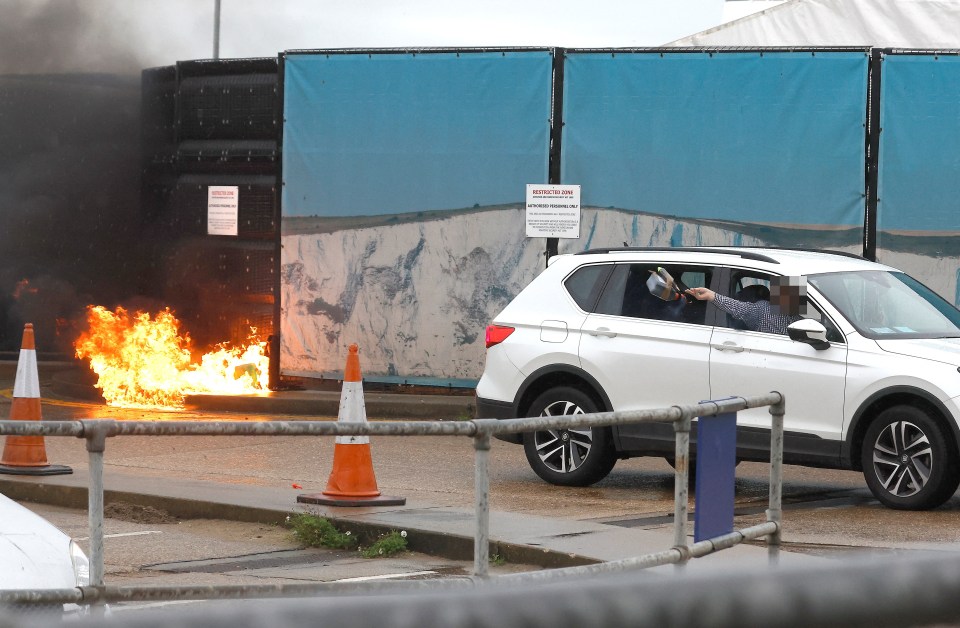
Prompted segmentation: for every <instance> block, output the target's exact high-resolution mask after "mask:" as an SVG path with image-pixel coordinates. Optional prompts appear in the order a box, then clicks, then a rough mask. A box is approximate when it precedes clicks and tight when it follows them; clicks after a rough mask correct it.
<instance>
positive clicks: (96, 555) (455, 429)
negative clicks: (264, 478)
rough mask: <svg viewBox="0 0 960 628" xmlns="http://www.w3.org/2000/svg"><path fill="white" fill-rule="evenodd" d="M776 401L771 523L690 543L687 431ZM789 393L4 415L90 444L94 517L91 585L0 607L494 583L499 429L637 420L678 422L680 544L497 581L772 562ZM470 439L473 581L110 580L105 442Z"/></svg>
mask: <svg viewBox="0 0 960 628" xmlns="http://www.w3.org/2000/svg"><path fill="white" fill-rule="evenodd" d="M764 406H769V410H770V414H771V417H772V429H771V441H770V452H771V455H770V489H769V505H768V508H767V511H766V521H765V522H764V523H761V524H759V525H756V526H752V527H749V528H745V529H742V530H737V531H734V532H732V533H730V534H725V535H722V536H719V537H715V538H712V539H707V540H704V541H700V542H698V543H694V544H692V545H688V543H687V527H688V522H687V519H688V512H687V510H688V498H689V495H688V486H689V484H688V480H689V463H690V427H691V424H692V421H693V419H694V418H697V417H699V418H701V419H704V418H709V417H713V416H716V415H718V414H728V413H732V412H739V411H741V410H745V409H748V408H759V407H764ZM783 415H784V399H783V396H782V395H781V394H780V393H777V392H772V393H769V394H767V395H760V396H756V397H749V398H742V397H735V398H730V399H724V400H720V401H708V402H704V403H700V404H695V405H683V406H672V407H669V408H661V409H653V410H635V411H625V412H602V413H595V414H584V415H577V416H566V415H561V416H546V417H534V418H524V419H507V420H497V419H475V420H472V421H460V422H444V421H406V422H395V421H389V422H388V421H371V422H367V423H354V422H347V421H337V422H333V421H295V422H287V421H269V422H262V423H236V422H228V421H205V422H204V421H201V422H193V421H162V422H154V421H115V420H111V419H91V420H80V421H0V435H12V436H72V437H76V438H83V439H85V440H86V448H87V452H88V454H89V480H88V481H89V486H88V515H89V525H90V586H86V587H77V588H75V589H48V590H23V591H17V590H14V591H0V603H6V604H50V603H77V604H103V603H109V602H122V601H146V600H151V601H155V600H171V599H176V600H191V599H213V598H221V599H223V598H251V597H297V596H308V595H310V596H313V595H318V594H323V593H324V592H338V593H341V592H344V591H364V592H371V591H380V590H397V589H411V588H412V589H438V588H460V587H465V586H466V587H473V586H477V585H478V584H484V583H486V582H489V577H488V576H489V549H490V548H489V545H490V511H489V491H490V476H489V452H490V441H491V438H492V437H493V436H495V435H497V434H518V433H523V432H531V431H539V430H552V429H569V428H594V427H607V426H614V425H634V424H639V423H654V422H657V423H662V422H671V423H673V426H674V432H675V442H676V445H675V462H674V467H675V482H674V485H675V488H674V546H673V547H672V548H669V549H667V550H664V551H662V552H656V553H653V554H647V555H644V556H639V557H635V558H628V559H623V560H619V561H611V562H605V563H598V564H593V565H586V566H578V567H568V568H563V569H551V570H545V571H538V572H529V573H520V574H511V575H505V576H499V577H498V578H496V579H495V580H497V581H522V582H523V581H543V580H549V579H563V578H568V577H571V576H583V575H593V574H599V573H613V572H622V571H628V570H635V569H641V568H645V567H653V566H657V565H664V564H670V563H675V564H680V565H682V564H684V563H686V562H687V561H688V560H690V559H691V558H697V557H700V556H705V555H707V554H710V553H713V552H716V551H719V550H721V549H726V548H729V547H733V546H735V545H737V544H739V543H741V542H743V541H746V540H751V539H758V538H763V537H766V539H767V544H768V547H769V556H770V561H771V562H772V563H775V562H776V560H777V556H778V553H779V546H780V531H781V499H782V478H783V475H782V465H783ZM348 435H370V436H469V437H471V438H472V439H473V448H474V452H475V515H476V522H475V523H476V527H475V535H474V561H473V575H474V578H473V579H470V580H463V579H461V580H419V581H413V582H409V581H407V582H389V583H388V582H380V583H369V582H368V583H310V584H296V585H240V586H188V587H183V586H173V587H156V586H152V587H132V586H124V587H116V586H106V585H105V584H104V557H103V505H104V500H103V491H104V483H103V455H104V451H105V450H106V443H107V439H108V438H111V437H116V436H348Z"/></svg>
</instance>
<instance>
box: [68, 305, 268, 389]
mask: <svg viewBox="0 0 960 628" xmlns="http://www.w3.org/2000/svg"><path fill="white" fill-rule="evenodd" d="M87 323H88V326H89V329H88V331H86V332H84V333H82V334H81V335H80V337H79V338H77V340H76V342H75V343H74V348H75V349H76V351H77V357H78V358H86V359H89V360H90V368H91V369H92V370H93V371H94V372H95V373H96V374H97V375H98V381H97V383H96V387H97V388H99V389H100V391H101V392H102V393H103V398H104V399H105V400H106V402H107V405H111V406H118V407H122V408H182V407H183V405H184V398H185V396H186V395H190V394H197V393H216V394H230V395H237V394H248V393H256V392H262V391H263V390H264V389H265V386H266V382H267V372H268V367H269V358H268V357H267V356H266V355H265V349H266V344H267V343H266V342H262V341H260V340H258V339H257V338H256V337H255V333H256V330H253V333H254V336H252V337H251V342H250V344H249V345H247V346H246V347H234V348H231V347H230V346H229V345H228V344H226V343H224V344H221V345H218V347H217V349H216V350H214V351H211V352H210V353H207V354H205V355H204V356H202V357H201V359H200V363H199V364H197V363H195V362H193V361H192V360H191V351H190V343H191V341H190V336H189V335H188V334H186V333H184V334H183V335H181V334H180V321H179V320H177V318H176V317H175V316H174V315H173V313H172V312H171V311H170V310H169V309H166V310H164V311H162V312H159V313H157V315H156V316H155V317H151V316H150V314H149V313H146V312H136V313H135V314H133V315H132V316H131V315H130V314H128V313H127V311H126V310H125V309H124V308H122V307H118V308H117V310H116V312H111V311H109V310H107V309H106V308H104V307H102V306H99V305H97V306H93V305H91V306H87Z"/></svg>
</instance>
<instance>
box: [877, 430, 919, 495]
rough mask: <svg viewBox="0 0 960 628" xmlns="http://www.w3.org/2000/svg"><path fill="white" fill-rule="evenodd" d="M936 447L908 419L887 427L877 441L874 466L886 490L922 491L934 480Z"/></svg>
mask: <svg viewBox="0 0 960 628" xmlns="http://www.w3.org/2000/svg"><path fill="white" fill-rule="evenodd" d="M933 464H934V460H933V448H932V447H931V445H930V439H929V438H928V437H927V435H926V434H925V433H924V432H923V430H922V429H920V428H919V427H917V426H916V425H914V424H913V423H910V422H908V421H894V422H893V423H891V424H890V425H888V426H886V427H885V428H884V429H883V431H881V432H880V434H879V435H878V436H877V440H876V442H875V443H874V444H873V469H874V472H875V473H876V476H877V479H878V480H879V481H880V484H881V485H882V486H883V488H884V489H886V490H887V491H889V492H890V493H891V494H892V495H895V496H896V497H909V496H911V495H915V494H917V493H918V492H920V491H921V490H922V489H923V487H924V486H926V484H927V482H928V481H929V480H930V473H931V470H932V469H933Z"/></svg>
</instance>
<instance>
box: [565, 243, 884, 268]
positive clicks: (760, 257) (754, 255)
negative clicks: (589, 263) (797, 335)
mask: <svg viewBox="0 0 960 628" xmlns="http://www.w3.org/2000/svg"><path fill="white" fill-rule="evenodd" d="M762 248H764V249H769V250H771V251H798V252H801V253H823V254H826V255H839V256H841V257H849V258H853V259H861V260H863V259H867V258H865V257H864V256H863V255H859V254H857V253H850V252H848V251H833V250H830V249H814V248H804V247H790V246H765V247H762ZM637 251H696V252H700V253H718V254H720V255H737V256H739V257H742V258H744V259H752V260H755V261H759V262H769V263H771V264H779V263H780V262H779V261H777V260H775V259H773V258H772V257H770V256H769V255H764V254H763V253H758V252H756V251H751V250H744V249H743V248H741V247H736V246H622V247H610V248H602V249H589V250H587V251H581V252H580V253H577V255H590V254H597V253H601V254H602V253H617V252H637Z"/></svg>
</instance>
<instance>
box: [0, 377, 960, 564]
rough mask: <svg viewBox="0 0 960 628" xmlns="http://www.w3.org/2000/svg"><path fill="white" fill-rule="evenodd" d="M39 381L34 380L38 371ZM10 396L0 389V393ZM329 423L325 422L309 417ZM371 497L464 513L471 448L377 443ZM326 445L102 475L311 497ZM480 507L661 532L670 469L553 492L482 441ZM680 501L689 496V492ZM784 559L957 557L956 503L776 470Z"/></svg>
mask: <svg viewBox="0 0 960 628" xmlns="http://www.w3.org/2000/svg"><path fill="white" fill-rule="evenodd" d="M41 373H42V372H41ZM4 384H6V386H5V385H4ZM48 384H49V380H48V378H47V377H45V376H44V375H43V373H42V374H41V394H42V396H43V399H44V402H43V416H44V418H46V419H65V420H66V419H80V418H114V419H120V420H123V419H138V420H163V419H165V418H172V419H176V420H239V421H252V420H271V419H276V418H280V417H271V416H253V415H243V414H236V413H221V414H215V413H200V412H195V411H184V412H157V411H145V410H121V409H116V408H109V407H106V406H103V405H99V404H96V403H89V402H80V401H65V400H58V399H55V398H54V397H53V395H51V394H47V393H46V392H44V391H45V390H46V388H47V386H48ZM10 385H12V381H11V382H9V383H6V382H0V390H2V389H4V388H6V387H7V386H10ZM9 404H10V400H9V396H7V395H0V416H3V417H4V418H6V417H7V416H8V415H9ZM311 418H316V419H324V418H326V419H329V420H336V417H311ZM371 448H372V452H373V459H374V466H375V470H376V474H377V480H378V487H379V488H380V490H381V491H382V492H383V493H384V494H388V495H399V496H404V497H406V498H407V499H408V502H414V501H416V502H421V503H428V504H433V505H437V506H453V507H463V508H472V507H473V499H474V494H473V490H474V487H473V473H474V469H473V449H472V445H471V441H470V439H468V438H463V437H377V438H374V439H372V444H371ZM46 449H47V456H48V460H49V461H50V462H51V463H53V464H67V465H70V466H72V467H74V468H75V469H84V468H86V464H87V453H86V451H85V449H84V444H83V442H82V441H79V440H75V439H71V438H47V439H46ZM332 452H333V439H329V438H328V439H324V438H316V437H162V438H152V439H151V438H148V437H119V438H113V439H110V440H109V442H108V444H107V449H106V454H105V472H106V473H107V474H109V473H110V471H111V469H113V470H116V471H124V472H131V471H135V472H137V473H138V474H141V475H142V476H143V477H144V478H145V481H151V480H150V478H151V477H152V476H155V477H156V478H157V481H162V479H161V478H162V476H163V475H165V474H168V473H170V472H171V471H176V472H179V473H183V474H185V475H187V476H190V477H192V478H195V479H210V480H216V481H220V482H228V483H231V484H251V485H257V486H276V487H278V488H284V489H289V488H290V487H291V485H294V484H296V485H297V486H298V487H302V488H303V489H304V491H307V492H309V491H312V490H323V488H324V486H325V482H326V479H327V476H328V475H329V473H330V468H329V464H330V460H332ZM490 468H491V491H490V504H491V508H492V509H494V510H501V511H507V512H515V513H526V514H534V515H542V516H553V517H562V518H570V519H577V520H592V521H598V522H604V523H611V524H615V525H622V526H630V527H644V528H655V527H660V526H670V525H671V513H672V512H673V470H672V468H671V467H670V465H669V464H668V463H667V462H666V461H665V460H663V459H659V458H639V459H631V460H625V461H620V462H619V463H618V464H617V466H616V467H615V468H614V470H613V472H612V473H611V474H610V475H609V476H608V477H607V478H606V479H604V480H603V481H601V482H599V483H597V484H596V485H594V486H591V487H585V488H569V487H557V486H552V485H549V484H546V483H544V482H543V481H541V480H540V479H539V478H538V477H537V476H536V475H534V473H533V472H532V471H531V470H530V468H529V466H528V465H527V462H526V459H525V457H524V454H523V450H522V447H520V446H516V445H512V444H509V443H504V442H500V441H496V440H495V441H494V442H493V448H492V451H491V459H490ZM768 473H769V471H768V467H767V465H765V464H761V463H743V464H740V465H739V466H738V467H737V481H736V512H737V522H736V526H737V527H741V526H745V525H750V524H751V523H754V522H759V521H760V520H761V519H762V517H763V509H764V507H765V503H766V499H767V491H768V482H767V478H768ZM691 494H692V491H691ZM783 494H784V507H785V514H784V534H783V538H784V542H785V549H787V550H795V551H802V552H812V553H818V554H825V555H833V554H843V553H845V552H846V551H850V550H859V549H867V548H874V549H881V550H885V551H905V550H929V551H943V550H951V551H953V550H960V516H958V514H960V495H955V496H954V497H953V498H952V499H951V500H950V501H948V502H947V503H946V504H945V505H944V506H942V507H940V508H938V509H936V510H933V511H927V512H901V511H893V510H889V509H887V508H885V507H883V506H881V505H879V503H877V502H876V501H875V500H873V498H872V497H871V495H870V493H869V491H868V490H867V488H866V486H865V484H864V481H863V478H862V476H861V475H860V474H859V473H855V472H845V471H832V470H823V469H810V468H805V467H797V466H790V465H788V466H786V467H785V469H784V487H783Z"/></svg>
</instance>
